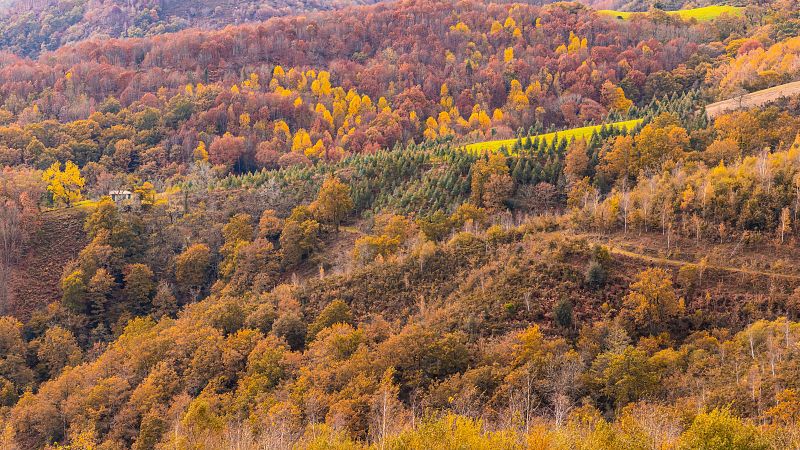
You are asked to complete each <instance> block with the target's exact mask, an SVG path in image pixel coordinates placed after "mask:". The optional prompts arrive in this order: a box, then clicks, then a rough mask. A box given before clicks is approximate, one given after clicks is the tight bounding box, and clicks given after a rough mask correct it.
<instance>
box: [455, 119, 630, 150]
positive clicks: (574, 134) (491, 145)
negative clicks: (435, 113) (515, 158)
mask: <svg viewBox="0 0 800 450" xmlns="http://www.w3.org/2000/svg"><path fill="white" fill-rule="evenodd" d="M641 122H642V119H633V120H626V121H624V122H614V123H611V124H607V126H615V127H618V128H625V129H626V130H630V129H632V128H635V127H636V125H638V124H639V123H641ZM602 127H603V125H590V126H588V127H581V128H573V129H571V130H563V131H557V132H555V133H547V134H540V135H538V136H531V139H534V138H539V140H540V141H541V140H542V139H544V140H545V141H547V143H550V141H551V140H552V139H553V138H554V137H555V136H556V135H558V138H559V139H567V140H571V139H572V138H575V139H581V138H583V139H588V138H590V137H591V136H592V133H594V132H595V131H600V128H602ZM516 140H517V138H513V139H501V140H497V141H486V142H476V143H474V144H469V145H466V146H464V150H466V151H474V150H477V151H497V150H499V149H500V147H504V146H505V147H506V148H507V149H509V150H511V147H513V146H514V142H516Z"/></svg>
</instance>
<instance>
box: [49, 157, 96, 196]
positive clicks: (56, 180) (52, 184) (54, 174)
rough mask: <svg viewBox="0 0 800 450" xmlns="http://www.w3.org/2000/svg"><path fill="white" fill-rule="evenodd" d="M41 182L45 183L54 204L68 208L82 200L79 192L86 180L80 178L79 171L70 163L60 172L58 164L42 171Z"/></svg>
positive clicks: (59, 164)
mask: <svg viewBox="0 0 800 450" xmlns="http://www.w3.org/2000/svg"><path fill="white" fill-rule="evenodd" d="M42 180H44V181H45V182H46V183H47V191H48V192H50V193H51V194H52V195H53V202H55V203H61V204H65V205H67V206H69V205H72V204H73V203H75V202H77V201H80V200H81V198H83V196H82V194H81V191H82V190H83V186H84V184H86V179H84V178H83V177H82V176H81V171H80V169H78V166H76V165H75V163H73V162H72V161H67V162H66V163H65V164H64V170H61V163H60V162H58V161H56V162H54V163H53V165H52V166H50V168H48V169H47V170H45V171H44V173H43V174H42Z"/></svg>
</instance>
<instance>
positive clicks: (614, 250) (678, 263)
mask: <svg viewBox="0 0 800 450" xmlns="http://www.w3.org/2000/svg"><path fill="white" fill-rule="evenodd" d="M574 236H575V237H577V238H584V239H586V240H587V241H588V242H590V243H592V244H599V245H603V246H605V247H607V248H608V251H609V252H610V253H611V254H612V255H618V256H624V257H627V258H632V259H637V260H640V261H645V262H648V263H652V264H660V265H666V266H673V267H682V266H685V265H687V264H697V262H696V261H686V260H682V259H673V258H665V257H659V256H651V255H645V254H642V253H637V252H633V251H630V250H625V249H624V248H621V247H620V246H619V245H620V244H619V243H618V242H614V241H613V240H610V239H599V238H597V236H591V235H574ZM705 267H706V269H712V270H719V271H724V272H731V273H738V274H742V275H750V276H763V277H769V278H777V279H782V280H787V281H796V282H800V275H792V274H786V273H778V272H768V271H763V270H755V269H747V268H743V267H736V266H727V265H720V264H711V263H709V264H706V265H705Z"/></svg>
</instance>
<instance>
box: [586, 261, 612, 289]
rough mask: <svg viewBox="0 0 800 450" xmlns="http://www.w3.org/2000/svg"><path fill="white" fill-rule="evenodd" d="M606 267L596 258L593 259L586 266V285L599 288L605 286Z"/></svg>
mask: <svg viewBox="0 0 800 450" xmlns="http://www.w3.org/2000/svg"><path fill="white" fill-rule="evenodd" d="M606 277H607V274H606V269H605V268H604V267H603V265H602V264H600V263H599V262H597V261H596V260H592V261H590V262H589V265H588V266H587V267H586V285H587V286H589V287H591V288H593V289H598V288H601V287H603V285H605V284H606Z"/></svg>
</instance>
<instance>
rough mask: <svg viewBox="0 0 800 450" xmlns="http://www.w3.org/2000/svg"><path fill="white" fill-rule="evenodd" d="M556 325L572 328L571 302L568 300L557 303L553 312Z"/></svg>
mask: <svg viewBox="0 0 800 450" xmlns="http://www.w3.org/2000/svg"><path fill="white" fill-rule="evenodd" d="M553 316H554V317H555V320H556V324H558V326H560V327H563V328H569V327H571V326H572V302H571V301H570V300H569V299H564V300H561V301H560V302H558V304H557V305H556V308H555V311H553Z"/></svg>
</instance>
